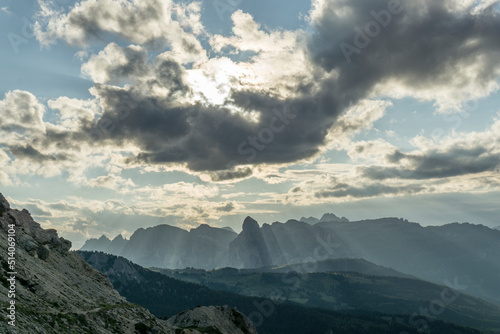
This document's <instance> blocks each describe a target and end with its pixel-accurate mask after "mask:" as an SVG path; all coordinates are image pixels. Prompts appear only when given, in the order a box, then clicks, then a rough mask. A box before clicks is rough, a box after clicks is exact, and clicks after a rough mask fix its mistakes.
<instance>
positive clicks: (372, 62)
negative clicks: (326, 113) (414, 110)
mask: <svg viewBox="0 0 500 334" xmlns="http://www.w3.org/2000/svg"><path fill="white" fill-rule="evenodd" d="M320 2H321V3H323V4H324V8H323V11H322V12H321V13H319V14H317V15H316V16H315V17H314V20H313V22H314V29H315V33H314V36H313V38H311V39H310V41H309V47H310V49H311V52H312V55H313V59H314V61H315V62H316V63H317V64H318V65H320V66H321V67H323V68H324V69H325V70H326V71H332V70H334V69H335V70H336V71H338V74H339V76H338V79H336V80H335V81H333V82H332V83H331V86H332V90H331V92H332V94H334V95H335V96H336V97H337V99H340V100H342V101H344V102H345V101H346V100H350V101H352V102H355V101H356V100H358V99H359V97H361V96H366V95H367V93H368V91H369V90H370V89H372V88H373V87H374V86H375V85H376V84H380V83H384V82H386V81H387V80H389V79H394V80H397V81H398V83H399V84H400V85H404V86H406V87H410V88H413V89H423V88H429V87H437V86H443V87H457V88H462V87H464V86H466V85H467V84H470V83H471V80H472V82H473V83H474V84H476V85H477V87H485V86H487V85H488V84H490V83H491V82H494V81H495V80H496V78H497V77H498V69H499V64H498V61H497V59H498V53H499V51H500V35H499V34H498V31H500V18H499V17H498V14H497V12H496V11H494V10H493V9H487V10H484V11H482V12H480V13H478V14H476V15H473V14H471V13H469V12H459V11H458V10H456V11H452V10H450V8H454V7H458V3H459V2H458V1H451V0H448V1H432V0H416V1H415V0H401V1H400V3H401V9H402V11H401V12H400V13H399V14H391V18H390V21H389V20H388V21H387V22H389V23H387V24H385V25H386V27H381V25H380V24H379V25H378V26H379V28H380V29H379V31H378V33H376V34H372V36H373V37H370V36H369V35H367V34H366V31H365V28H367V27H368V28H370V27H372V29H373V25H372V26H368V25H367V24H369V23H370V22H377V21H376V19H375V17H374V16H373V14H372V13H371V12H372V11H375V12H377V13H380V11H382V10H385V11H386V12H387V9H388V4H389V3H391V2H396V3H397V2H399V1H397V0H396V1H387V0H373V1H350V2H346V1H336V0H330V1H326V0H324V1H320ZM343 7H347V9H346V8H343ZM339 12H342V13H346V12H347V13H349V14H341V13H339ZM344 15H345V16H344ZM358 28H359V29H361V30H362V31H364V32H363V34H364V35H365V38H359V39H358V44H356V40H355V38H356V37H357V36H358V35H361V34H358V33H356V32H355V29H358ZM372 31H374V32H377V31H376V29H373V30H372ZM342 43H346V44H349V45H351V46H353V47H355V48H356V49H357V50H356V52H354V53H352V54H351V53H350V52H347V53H346V52H344V51H343V50H342V48H341V45H344V46H345V45H346V44H342ZM345 54H347V55H349V57H348V58H349V60H350V61H351V62H350V63H349V62H348V59H347V58H346V56H345ZM479 55H480V57H479ZM477 62H481V63H482V65H481V66H479V67H474V71H473V72H474V73H472V76H471V75H470V73H466V71H460V70H459V69H460V68H462V69H463V68H464V67H466V66H468V65H474V64H477ZM474 88H475V87H474Z"/></svg>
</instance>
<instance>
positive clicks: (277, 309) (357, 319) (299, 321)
mask: <svg viewBox="0 0 500 334" xmlns="http://www.w3.org/2000/svg"><path fill="white" fill-rule="evenodd" d="M79 254H80V255H81V256H82V257H83V258H84V259H85V260H86V261H87V262H88V263H89V264H90V265H92V266H93V267H94V268H96V269H98V270H99V271H101V272H102V273H104V274H106V275H107V276H108V277H109V279H110V280H111V282H112V283H113V286H114V287H115V289H116V290H117V291H119V292H120V294H121V295H123V296H125V297H126V298H127V299H128V300H129V301H131V302H133V303H136V304H139V305H141V306H143V307H145V308H147V309H149V310H150V311H151V312H152V313H153V314H155V315H156V316H158V317H162V318H163V317H171V315H172V314H175V313H176V312H178V311H179V309H185V308H189V307H192V305H196V304H195V303H199V304H201V305H202V306H203V305H205V304H219V305H221V304H224V305H229V306H231V307H233V308H236V309H238V310H240V311H242V312H243V313H245V314H247V315H248V316H249V318H250V319H251V320H252V321H253V322H254V325H255V326H256V328H257V330H258V332H259V334H284V333H287V334H317V333H319V334H328V333H336V334H337V333H338V334H358V333H359V334H362V333H370V334H371V333H387V334H393V333H407V334H418V333H436V334H438V333H439V334H443V333H450V334H451V333H454V334H460V333H464V334H465V333H471V334H472V333H476V334H479V333H490V332H489V331H488V330H478V329H473V328H470V327H464V326H459V325H455V324H452V323H448V322H443V321H442V320H438V319H436V318H435V317H432V318H428V319H426V318H425V317H424V316H422V315H419V316H417V317H415V316H412V315H410V314H404V312H402V311H401V310H399V309H398V308H397V307H398V306H397V305H398V302H401V301H402V299H393V300H392V303H393V305H394V307H395V309H398V312H395V313H381V312H376V311H370V310H366V309H363V308H356V309H351V310H342V311H333V310H328V309H325V308H324V307H321V308H317V307H314V306H311V305H304V304H299V303H297V302H294V301H292V300H282V299H281V298H274V297H271V298H270V297H269V296H270V295H271V296H272V294H269V293H265V295H266V297H263V296H255V295H254V296H243V295H240V294H239V293H241V292H242V291H243V290H242V289H239V288H238V289H235V291H237V292H239V293H235V292H231V291H221V290H216V289H211V288H208V287H206V286H203V285H200V284H195V283H192V282H185V281H181V280H178V279H174V278H171V277H169V276H167V275H164V274H162V273H159V272H154V271H151V270H148V269H145V268H142V267H141V266H139V265H137V264H134V263H132V262H131V261H129V260H127V259H125V258H123V257H118V256H115V255H110V254H105V253H102V252H88V251H79ZM235 270H236V271H238V270H237V269H231V268H227V269H220V270H216V271H215V272H216V275H219V276H222V277H226V278H229V277H231V276H233V278H235V277H234V274H235V273H234V271H235ZM192 271H200V272H205V271H203V270H199V269H198V270H196V269H190V270H189V272H186V276H189V277H191V278H196V277H197V275H196V274H194V275H192V274H193V272H192ZM205 273H206V272H205ZM226 275H227V276H226ZM259 275H262V273H261V274H259ZM274 275H277V276H278V277H277V278H278V279H277V280H276V279H273V278H272V277H267V276H266V277H258V278H257V279H256V278H255V277H250V278H249V279H242V280H241V281H240V284H241V285H242V286H246V287H248V286H249V284H254V283H255V284H256V285H259V284H262V282H264V281H266V282H267V283H266V284H268V285H270V286H271V287H273V288H272V289H274V288H276V287H281V286H282V285H283V283H282V282H281V276H282V275H281V274H274ZM264 276H265V275H264ZM271 276H272V275H271ZM240 278H242V277H240ZM262 278H263V279H262ZM366 279H368V280H369V279H371V277H370V276H363V280H366ZM346 280H347V281H349V282H352V283H354V281H355V280H351V279H349V278H347V276H346ZM252 281H253V283H252ZM276 281H278V284H279V285H276V284H275V283H276ZM332 282H333V281H332ZM332 282H326V285H327V286H328V285H331V283H332ZM422 284H424V285H425V284H428V283H425V282H422ZM305 285H309V284H308V283H306V282H305ZM365 287H366V288H367V289H370V285H369V284H368V285H366V286H365ZM387 287H388V288H389V289H390V284H388V285H387ZM323 288H324V286H318V287H316V288H315V289H316V291H321V289H323ZM352 288H356V286H355V285H352ZM420 288H422V286H420V287H418V286H417V287H414V290H413V292H414V294H415V295H414V303H415V304H413V305H412V306H413V307H417V306H424V305H425V306H426V307H427V308H428V307H429V305H430V303H431V301H430V300H426V298H428V296H431V297H432V296H433V293H432V291H433V292H434V293H437V295H438V296H439V294H440V292H441V291H440V289H441V287H434V288H433V287H431V289H429V291H426V292H425V293H424V294H423V295H421V294H420ZM411 289H413V288H410V290H411ZM432 289H434V290H432ZM450 291H451V290H450ZM267 292H269V291H267ZM374 292H375V291H372V292H371V293H368V294H366V291H364V292H362V293H361V294H364V297H362V298H364V299H365V300H367V298H375V299H378V302H380V301H381V300H382V298H381V297H377V295H376V294H377V293H375V294H374ZM298 293H302V290H301V291H298ZM389 294H391V293H390V292H389ZM392 296H393V297H394V296H395V294H392ZM275 297H278V296H275ZM353 301H354V299H353ZM470 303H473V304H474V305H475V307H476V309H475V310H474V309H473V307H474V305H471V304H470ZM489 306H490V305H488V304H487V303H485V302H483V301H479V300H476V299H474V298H471V297H464V298H463V300H462V302H461V303H460V304H457V305H456V306H455V307H454V308H453V310H450V311H448V312H446V315H444V317H447V316H452V317H454V318H455V319H458V320H461V319H460V317H461V316H462V315H466V314H467V312H473V313H472V314H470V315H467V319H465V320H464V321H465V322H467V321H470V322H473V323H475V324H482V327H486V326H490V327H491V328H494V326H497V325H498V315H499V313H498V308H496V307H494V306H492V307H493V308H492V309H491V310H490V309H488V307H489ZM462 307H465V308H462ZM408 309H412V310H418V308H414V309H413V308H411V307H409V308H408ZM457 311H460V312H459V313H455V312H457ZM482 312H486V313H482ZM482 319H486V321H481V320H482ZM464 321H462V322H464ZM478 327H479V326H478ZM491 333H493V332H491Z"/></svg>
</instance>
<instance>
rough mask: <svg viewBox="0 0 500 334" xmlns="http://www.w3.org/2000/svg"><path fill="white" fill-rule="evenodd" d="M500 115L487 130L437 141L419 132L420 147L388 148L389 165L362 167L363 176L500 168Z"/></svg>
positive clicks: (436, 175) (432, 175)
mask: <svg viewBox="0 0 500 334" xmlns="http://www.w3.org/2000/svg"><path fill="white" fill-rule="evenodd" d="M499 129H500V119H498V118H497V119H496V120H495V121H494V122H493V123H492V125H491V127H490V128H489V129H488V130H487V131H484V132H470V133H454V134H452V135H450V136H448V137H446V138H439V141H436V142H434V141H433V140H432V138H430V139H427V138H424V137H422V136H417V137H416V138H415V139H414V140H413V143H414V145H416V146H417V147H418V149H417V150H415V151H413V152H409V153H405V152H402V151H401V150H399V149H392V150H391V151H390V152H387V150H386V151H385V161H386V165H385V166H380V165H378V166H377V165H374V166H370V167H361V168H359V172H360V174H361V175H362V176H364V177H366V178H368V179H371V180H379V181H380V180H387V179H409V180H411V179H413V180H428V179H446V178H453V177H456V176H466V175H475V174H484V173H494V172H498V171H499V170H500V150H499V149H498V143H500V135H499V132H498V130H499Z"/></svg>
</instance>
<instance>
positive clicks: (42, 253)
mask: <svg viewBox="0 0 500 334" xmlns="http://www.w3.org/2000/svg"><path fill="white" fill-rule="evenodd" d="M36 253H37V255H38V258H39V259H40V260H44V261H45V260H47V259H48V258H49V255H50V251H49V250H48V248H47V247H45V246H40V247H39V248H38V250H37V252H36Z"/></svg>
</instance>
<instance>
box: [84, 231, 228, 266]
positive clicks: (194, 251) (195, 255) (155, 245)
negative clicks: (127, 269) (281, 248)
mask: <svg viewBox="0 0 500 334" xmlns="http://www.w3.org/2000/svg"><path fill="white" fill-rule="evenodd" d="M236 236H237V234H236V233H235V232H234V231H229V230H226V229H221V228H215V227H211V226H208V225H200V226H199V227H197V228H195V229H192V230H190V231H186V230H183V229H180V228H178V227H175V226H170V225H158V226H155V227H151V228H147V229H143V228H140V229H138V230H137V231H135V233H134V234H133V235H132V236H131V237H130V240H126V239H124V238H123V237H122V236H121V235H118V236H117V237H115V238H114V239H113V240H109V239H108V238H107V237H106V236H102V237H100V238H99V239H89V240H87V242H86V243H85V245H84V246H83V247H82V248H81V250H91V251H101V252H104V253H108V254H113V255H118V256H124V257H126V258H128V259H129V260H131V261H133V262H135V263H137V264H139V265H141V266H144V267H166V268H186V267H196V268H205V269H211V268H214V267H218V266H219V265H220V264H221V263H223V261H224V259H225V256H226V254H227V251H228V249H229V243H230V242H231V241H233V240H234V238H236Z"/></svg>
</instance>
